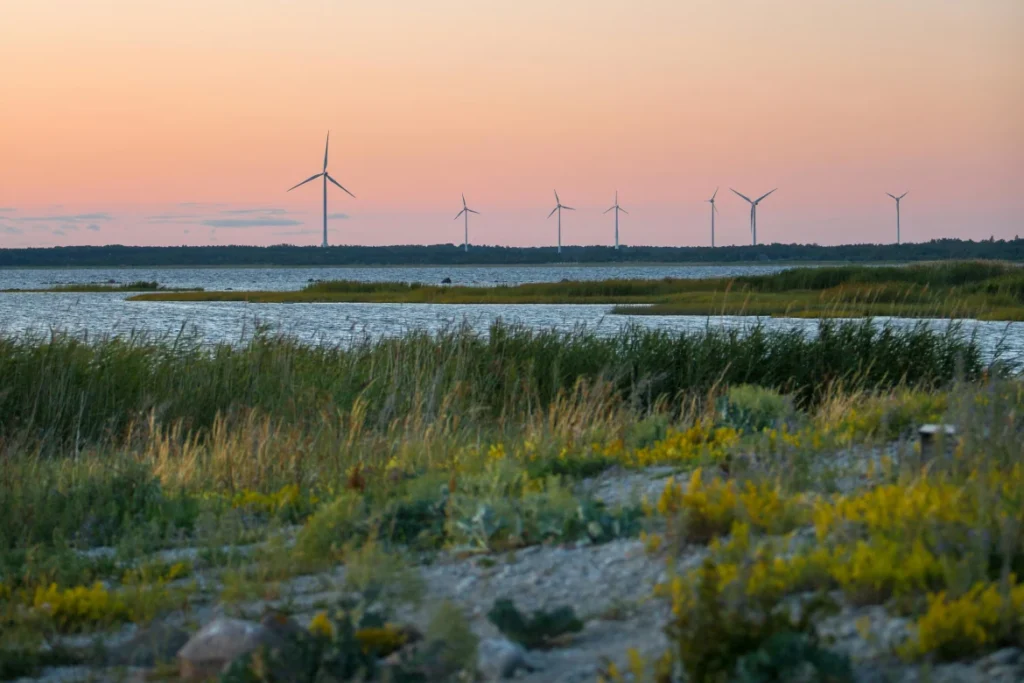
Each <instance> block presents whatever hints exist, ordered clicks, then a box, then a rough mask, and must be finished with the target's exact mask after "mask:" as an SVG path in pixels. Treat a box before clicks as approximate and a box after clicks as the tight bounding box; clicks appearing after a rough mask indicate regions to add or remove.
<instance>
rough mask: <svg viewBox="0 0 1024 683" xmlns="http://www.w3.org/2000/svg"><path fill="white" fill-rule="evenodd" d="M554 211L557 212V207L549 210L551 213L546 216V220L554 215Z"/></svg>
mask: <svg viewBox="0 0 1024 683" xmlns="http://www.w3.org/2000/svg"><path fill="white" fill-rule="evenodd" d="M555 211H558V207H557V206H556V207H555V208H553V209H551V213H549V214H548V218H551V217H552V216H554V215H555Z"/></svg>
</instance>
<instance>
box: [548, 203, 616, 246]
mask: <svg viewBox="0 0 1024 683" xmlns="http://www.w3.org/2000/svg"><path fill="white" fill-rule="evenodd" d="M617 203H618V202H616V204H617ZM562 209H565V210H566V211H575V210H576V209H574V208H572V207H571V206H565V205H563V204H562V200H561V199H559V198H558V190H555V208H553V209H551V213H549V214H548V218H551V217H552V216H554V215H555V212H556V211H557V212H558V253H559V254H561V253H562Z"/></svg>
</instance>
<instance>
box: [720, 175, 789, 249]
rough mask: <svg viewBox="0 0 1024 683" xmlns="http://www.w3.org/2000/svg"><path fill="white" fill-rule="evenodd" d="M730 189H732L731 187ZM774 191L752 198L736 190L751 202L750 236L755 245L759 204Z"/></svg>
mask: <svg viewBox="0 0 1024 683" xmlns="http://www.w3.org/2000/svg"><path fill="white" fill-rule="evenodd" d="M729 189H730V190H732V188H731V187H730V188H729ZM777 189H779V188H777V187H776V188H775V190H777ZM775 190H772V192H775ZM732 191H733V192H736V190H732ZM772 192H766V193H765V194H763V195H761V196H760V197H758V198H757V199H751V198H750V197H748V196H746V195H743V194H740V193H739V192H736V194H738V195H740V196H741V197H743V198H744V199H746V200H747V202H749V203H750V236H751V238H752V239H753V242H754V246H755V247H756V246H757V205H758V204H760V203H761V200H762V199H764V198H765V197H767V196H768V195H770V194H771V193H772Z"/></svg>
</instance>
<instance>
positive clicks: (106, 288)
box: [0, 280, 203, 293]
mask: <svg viewBox="0 0 1024 683" xmlns="http://www.w3.org/2000/svg"><path fill="white" fill-rule="evenodd" d="M201 291H203V290H202V288H199V287H195V288H181V287H165V286H164V285H161V284H160V283H159V282H156V281H155V280H136V281H135V282H128V283H126V284H116V283H100V284H74V285H54V286H53V287H47V288H46V289H4V290H0V293H15V292H22V293H24V292H83V293H92V292H201Z"/></svg>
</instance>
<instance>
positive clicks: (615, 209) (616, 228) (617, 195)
mask: <svg viewBox="0 0 1024 683" xmlns="http://www.w3.org/2000/svg"><path fill="white" fill-rule="evenodd" d="M608 211H614V212H615V249H616V250H618V248H619V212H620V211H621V212H622V213H624V214H626V215H627V216H628V215H629V211H626V210H625V209H623V208H622V207H621V206H619V191H618V190H615V205H614V206H612V208H610V209H608ZM608 211H605V213H608Z"/></svg>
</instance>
